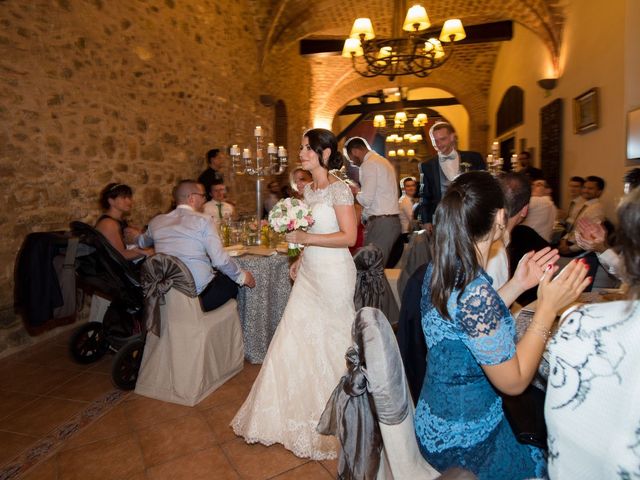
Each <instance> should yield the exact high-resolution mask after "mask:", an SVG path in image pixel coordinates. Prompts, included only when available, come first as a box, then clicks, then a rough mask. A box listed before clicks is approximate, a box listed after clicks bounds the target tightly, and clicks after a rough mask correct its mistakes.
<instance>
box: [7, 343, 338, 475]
mask: <svg viewBox="0 0 640 480" xmlns="http://www.w3.org/2000/svg"><path fill="white" fill-rule="evenodd" d="M69 335H70V334H69V333H65V334H61V335H59V336H58V337H55V338H54V339H52V340H48V341H46V342H44V343H43V344H41V345H37V346H35V347H32V348H30V349H28V350H26V351H24V352H20V353H18V354H16V355H13V356H11V357H8V358H3V359H0V480H4V479H13V478H24V479H28V480H36V479H38V480H45V479H46V480H57V479H59V480H67V479H82V480H101V479H104V480H116V479H118V480H120V479H122V480H127V479H130V480H143V479H149V480H156V479H157V480H160V479H171V480H180V479H189V480H198V479H222V480H226V479H251V480H262V479H272V478H273V479H278V480H293V479H296V480H316V479H318V480H319V479H325V480H326V479H330V478H335V477H336V468H337V462H336V461H328V462H315V461H309V460H305V459H300V458H297V457H296V456H294V455H293V454H291V453H290V452H289V451H288V450H285V449H284V448H283V447H281V446H279V445H273V446H271V447H265V446H263V445H259V444H258V445H247V444H246V443H245V442H244V441H243V440H242V439H240V438H238V437H236V436H235V435H234V434H233V431H232V430H231V428H230V427H229V422H230V421H231V419H232V418H233V416H234V415H235V413H236V411H237V410H238V408H239V407H240V405H241V404H242V402H243V400H244V398H245V397H246V395H247V393H248V392H249V389H250V388H251V384H252V382H253V380H254V379H255V377H256V375H257V374H258V371H259V369H260V366H259V365H250V364H245V368H244V370H243V371H242V372H241V373H240V374H238V375H237V376H236V377H234V378H232V379H231V380H230V381H228V382H227V383H226V384H225V385H223V386H222V387H220V388H219V389H218V390H216V391H215V392H213V393H212V394H211V395H210V396H209V397H207V398H206V399H205V400H204V401H202V402H201V403H200V404H199V405H197V406H195V407H184V406H180V405H174V404H171V403H165V402H161V401H158V400H152V399H149V398H146V397H142V396H139V395H136V394H135V393H133V392H131V393H129V394H127V395H121V394H120V393H119V392H114V387H113V386H112V384H111V377H110V368H111V360H112V358H113V357H112V356H110V355H108V356H106V357H104V358H103V359H101V360H100V361H99V362H97V363H95V364H92V365H86V366H85V365H78V364H76V363H74V362H73V360H71V359H70V358H69V356H68V353H67V339H68V337H69ZM92 415H93V416H92ZM78 419H80V422H78ZM87 419H89V420H87ZM87 423H88V424H87ZM78 425H80V427H81V428H80V429H78V428H77V427H78ZM43 445H44V447H45V450H44V451H43V449H42V447H43ZM35 447H37V448H35ZM20 464H23V465H24V466H25V468H23V470H22V471H21V472H20V473H18V474H17V475H16V472H15V469H14V471H13V473H12V471H11V470H9V468H8V467H9V466H11V465H13V466H15V465H20Z"/></svg>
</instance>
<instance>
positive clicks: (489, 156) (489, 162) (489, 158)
mask: <svg viewBox="0 0 640 480" xmlns="http://www.w3.org/2000/svg"><path fill="white" fill-rule="evenodd" d="M487 163H488V164H489V165H491V164H492V163H493V155H491V154H489V155H487Z"/></svg>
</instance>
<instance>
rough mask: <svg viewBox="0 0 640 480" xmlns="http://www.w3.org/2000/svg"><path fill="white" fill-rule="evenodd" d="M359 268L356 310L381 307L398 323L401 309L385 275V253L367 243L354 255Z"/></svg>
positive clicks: (389, 317) (355, 301)
mask: <svg viewBox="0 0 640 480" xmlns="http://www.w3.org/2000/svg"><path fill="white" fill-rule="evenodd" d="M353 261H354V262H355V264H356V269H357V270H358V274H357V279H356V290H355V294H354V303H355V307H356V310H358V309H360V308H362V307H373V308H379V309H380V310H382V312H383V313H384V314H385V315H386V317H387V318H388V319H389V322H390V323H391V324H392V325H396V324H397V323H398V319H399V317H400V310H399V309H398V303H397V302H396V299H395V298H394V296H393V292H392V291H391V285H389V281H388V280H387V278H386V277H385V276H384V264H383V254H382V250H380V248H378V247H376V246H375V245H367V246H365V247H362V248H361V249H360V250H358V253H356V255H355V256H354V257H353Z"/></svg>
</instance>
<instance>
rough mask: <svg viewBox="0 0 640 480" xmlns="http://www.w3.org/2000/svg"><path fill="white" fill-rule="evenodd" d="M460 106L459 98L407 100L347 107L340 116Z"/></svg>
mask: <svg viewBox="0 0 640 480" xmlns="http://www.w3.org/2000/svg"><path fill="white" fill-rule="evenodd" d="M449 105H460V102H459V101H458V99H457V98H455V97H451V98H426V99H422V100H405V101H403V102H387V103H367V104H363V105H347V106H346V107H344V108H343V109H342V110H341V111H340V113H338V115H355V114H364V115H366V114H369V113H373V112H387V111H397V110H413V109H417V108H425V107H445V106H449Z"/></svg>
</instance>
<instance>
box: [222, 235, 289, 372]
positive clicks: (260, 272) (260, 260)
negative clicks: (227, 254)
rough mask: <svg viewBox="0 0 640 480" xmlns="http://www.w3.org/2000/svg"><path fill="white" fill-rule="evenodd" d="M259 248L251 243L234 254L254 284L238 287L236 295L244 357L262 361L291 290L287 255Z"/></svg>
mask: <svg viewBox="0 0 640 480" xmlns="http://www.w3.org/2000/svg"><path fill="white" fill-rule="evenodd" d="M258 248H260V247H250V248H249V249H248V250H247V254H245V255H242V256H239V257H236V258H235V260H236V262H238V264H239V265H240V266H241V268H243V269H244V270H248V271H250V272H251V273H252V274H253V276H254V277H255V279H256V286H255V288H246V287H245V288H241V289H240V291H239V293H238V299H237V300H238V313H239V314H240V322H241V323H242V332H243V336H244V357H245V359H246V360H247V361H248V362H250V363H262V360H263V359H264V356H265V355H266V353H267V349H268V348H269V343H270V342H271V337H273V334H274V333H275V331H276V328H277V326H278V323H280V318H282V314H283V313H284V308H285V307H286V305H287V301H288V300H289V293H290V292H291V279H290V278H289V257H287V256H286V255H284V254H281V253H273V252H274V251H273V250H271V251H269V250H267V249H260V250H257V249H258ZM255 253H259V254H255ZM269 253H271V255H269Z"/></svg>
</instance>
